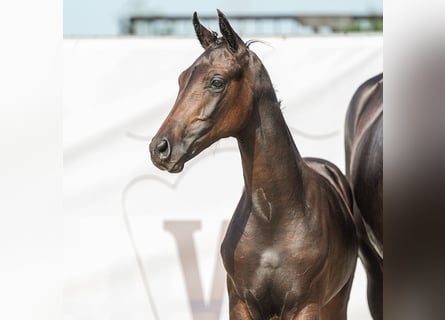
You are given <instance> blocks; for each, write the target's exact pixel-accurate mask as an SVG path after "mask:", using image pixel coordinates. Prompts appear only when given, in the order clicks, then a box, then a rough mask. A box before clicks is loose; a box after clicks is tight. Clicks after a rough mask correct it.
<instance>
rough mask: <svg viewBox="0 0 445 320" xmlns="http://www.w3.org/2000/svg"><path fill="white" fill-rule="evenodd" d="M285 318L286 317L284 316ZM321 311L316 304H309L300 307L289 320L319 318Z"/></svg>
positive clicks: (315, 319)
mask: <svg viewBox="0 0 445 320" xmlns="http://www.w3.org/2000/svg"><path fill="white" fill-rule="evenodd" d="M285 319H286V318H285ZM321 319H322V318H321V311H320V306H319V305H318V304H315V303H313V304H309V305H307V306H305V307H304V308H303V309H301V311H300V312H298V314H297V315H295V316H294V317H293V318H291V320H321Z"/></svg>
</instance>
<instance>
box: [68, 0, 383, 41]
mask: <svg viewBox="0 0 445 320" xmlns="http://www.w3.org/2000/svg"><path fill="white" fill-rule="evenodd" d="M216 8H218V9H221V10H222V11H223V12H224V13H225V14H226V15H228V16H230V14H255V13H258V14H295V15H297V14H381V13H382V12H383V0H306V1H296V0H277V1H270V0H243V1H242V0H214V1H209V0H188V1H184V0H64V2H63V25H64V34H65V35H67V36H70V35H74V36H100V35H103V36H113V35H118V34H119V32H120V29H119V21H120V20H121V19H123V18H125V17H128V16H129V15H132V14H166V15H168V14H184V15H190V17H191V16H192V14H193V12H194V11H197V12H198V14H213V13H214V14H215V15H216Z"/></svg>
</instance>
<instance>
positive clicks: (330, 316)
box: [321, 274, 354, 320]
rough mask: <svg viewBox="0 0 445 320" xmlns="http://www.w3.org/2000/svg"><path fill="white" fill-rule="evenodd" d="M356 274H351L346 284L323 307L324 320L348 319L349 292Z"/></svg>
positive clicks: (322, 315) (322, 316) (322, 317)
mask: <svg viewBox="0 0 445 320" xmlns="http://www.w3.org/2000/svg"><path fill="white" fill-rule="evenodd" d="M353 279H354V274H352V275H351V277H350V279H349V280H348V282H346V284H345V286H344V287H343V288H342V289H341V290H340V291H339V292H338V293H337V295H335V296H334V297H333V298H332V299H331V300H330V301H329V302H328V303H327V304H326V305H325V306H324V307H323V308H322V309H321V319H323V320H346V318H347V309H348V301H349V294H350V293H351V287H352V281H353Z"/></svg>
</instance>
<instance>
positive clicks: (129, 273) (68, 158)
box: [63, 35, 383, 320]
mask: <svg viewBox="0 0 445 320" xmlns="http://www.w3.org/2000/svg"><path fill="white" fill-rule="evenodd" d="M262 40H265V43H255V44H252V46H251V49H252V50H253V51H255V52H256V53H257V55H258V56H259V57H260V59H261V60H262V61H263V63H264V65H265V67H266V69H267V70H268V72H269V74H270V77H271V79H272V82H273V84H274V87H275V89H276V91H277V95H278V97H279V99H280V100H281V101H282V104H281V106H282V110H283V114H284V116H285V118H286V121H287V123H288V125H289V127H290V129H291V132H292V134H293V136H294V139H295V142H296V145H297V147H298V149H299V151H300V153H301V154H302V156H311V157H320V158H325V159H328V160H330V161H332V162H333V163H335V164H336V165H337V166H338V167H339V168H340V169H341V170H342V171H344V147H343V125H344V118H345V113H346V108H347V106H348V104H349V101H350V99H351V97H352V95H353V93H354V91H355V90H356V89H357V87H358V86H359V85H360V84H361V83H362V82H364V81H365V80H367V79H368V78H370V77H371V76H374V75H376V74H377V73H379V72H382V70H383V69H382V68H383V64H382V62H383V53H382V36H381V35H349V36H347V35H344V36H343V35H330V36H313V37H312V36H311V37H299V38H267V39H262ZM201 53H202V48H201V46H200V44H199V42H198V41H197V40H196V39H188V38H187V39H176V38H109V39H75V38H72V39H66V40H64V84H63V87H64V92H63V99H64V102H63V103H64V105H63V111H64V119H63V136H64V209H65V213H64V215H65V216H64V221H65V224H64V248H65V250H64V264H65V268H64V275H65V279H64V281H65V287H64V292H63V296H64V315H65V316H64V319H66V320H78V319H79V320H90V319H91V320H102V319H103V320H120V319H125V320H142V319H144V320H151V319H154V320H159V319H161V320H170V319H184V320H203V319H206V320H207V319H209V320H223V319H228V318H229V317H228V299H227V293H226V288H225V271H224V268H223V266H222V261H221V257H220V254H219V247H220V244H221V239H222V237H223V235H224V232H225V228H226V225H227V223H228V221H229V220H230V218H231V215H232V213H233V212H234V210H235V207H236V204H237V202H238V200H239V197H240V196H241V192H242V189H243V177H242V170H241V161H240V156H239V152H238V148H237V144H236V141H235V139H233V138H227V139H224V140H221V141H219V142H217V143H216V144H214V145H213V146H211V147H210V148H208V149H207V150H205V151H204V152H202V153H201V154H200V155H199V156H197V157H196V158H195V159H193V160H191V161H190V162H188V163H186V165H185V168H184V171H183V172H182V173H180V174H170V173H166V172H161V171H159V170H158V169H156V168H155V167H154V166H153V164H152V163H151V161H150V154H149V149H148V145H149V142H150V140H151V137H152V136H154V134H155V133H156V131H157V130H158V128H159V126H160V125H161V123H162V121H163V120H164V118H165V117H166V116H167V114H168V112H169V111H170V108H171V106H172V105H173V103H174V101H175V98H176V95H177V92H178V84H177V81H178V80H177V79H178V76H179V74H180V73H181V72H182V71H183V70H184V69H186V68H187V67H188V66H190V65H191V64H192V63H193V61H194V60H195V59H196V58H197V57H198V56H199V55H200V54H201ZM348 314H349V317H350V318H351V319H361V320H366V319H371V317H370V315H369V311H368V307H367V300H366V276H365V273H364V271H363V268H362V266H361V264H360V263H359V264H358V268H357V271H356V277H355V281H354V286H353V290H352V293H351V299H350V303H349V308H348Z"/></svg>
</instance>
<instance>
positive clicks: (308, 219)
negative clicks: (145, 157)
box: [150, 12, 357, 320]
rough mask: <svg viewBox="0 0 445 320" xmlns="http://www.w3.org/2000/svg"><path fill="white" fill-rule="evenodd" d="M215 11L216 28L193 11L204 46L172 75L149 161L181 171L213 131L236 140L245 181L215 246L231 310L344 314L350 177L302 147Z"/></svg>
mask: <svg viewBox="0 0 445 320" xmlns="http://www.w3.org/2000/svg"><path fill="white" fill-rule="evenodd" d="M218 13H219V24H220V29H221V33H222V35H223V37H221V38H217V36H216V34H215V33H213V32H210V31H208V30H207V29H205V28H204V27H203V26H202V25H201V24H200V23H199V21H198V19H197V17H196V14H195V16H194V26H195V30H196V34H197V36H198V39H199V40H200V42H201V44H202V46H203V47H204V48H205V51H204V53H203V54H202V55H201V56H200V57H199V58H198V59H197V60H196V61H195V62H194V63H193V64H192V66H190V67H189V68H188V69H187V70H185V71H184V72H183V73H182V74H181V76H180V77H179V85H180V91H179V94H178V97H177V100H176V102H175V105H174V106H173V109H172V111H171V112H170V114H169V116H168V117H167V119H166V120H165V121H164V123H163V124H162V126H161V128H160V129H159V131H158V133H157V134H156V136H155V137H154V138H153V140H152V142H151V144H150V152H151V157H152V161H153V163H154V164H155V165H156V166H157V167H159V168H160V169H163V170H168V171H170V172H179V171H181V170H182V168H183V166H184V163H185V162H186V161H188V160H189V159H191V158H193V157H194V156H196V155H197V154H198V153H199V152H201V151H202V150H204V149H205V148H207V147H208V146H209V145H211V144H212V143H214V142H215V141H217V140H218V139H220V138H224V137H228V136H233V137H235V138H236V139H237V141H238V145H239V150H240V153H241V160H242V166H243V173H244V182H245V189H244V192H243V194H242V197H241V200H240V202H239V204H238V206H237V208H236V210H235V213H234V215H233V217H232V220H231V223H230V225H229V227H228V230H227V233H226V236H225V239H224V241H223V243H222V246H221V254H222V258H223V262H224V266H225V268H226V271H227V286H228V291H229V302H230V319H232V320H235V319H255V320H257V319H258V320H259V319H346V307H347V302H348V299H349V292H350V287H351V282H352V278H353V274H354V269H355V264H356V259H357V240H356V231H355V226H354V224H353V219H352V214H351V211H350V208H352V197H351V193H350V189H349V186H348V183H347V181H346V179H345V178H344V176H343V175H342V174H341V172H340V171H339V170H338V169H337V168H336V167H335V166H334V165H332V164H331V163H329V162H327V161H325V160H320V159H302V158H301V157H300V154H299V152H298V150H297V148H296V146H295V144H294V141H293V139H292V136H291V134H290V132H289V129H288V127H287V125H286V123H285V121H284V118H283V115H282V113H281V110H280V106H279V102H278V100H277V97H276V95H275V92H274V89H273V87H272V84H271V81H270V79H269V75H268V74H267V71H266V69H265V68H264V66H263V64H262V63H261V61H260V60H259V58H258V57H257V56H256V55H255V54H254V53H253V52H252V51H250V50H249V49H248V47H247V46H246V45H245V44H244V42H243V41H242V40H241V39H240V38H239V36H238V35H237V34H236V33H235V31H234V30H233V29H232V27H231V26H230V25H229V23H228V21H227V19H226V18H225V16H224V15H223V14H222V13H221V12H218Z"/></svg>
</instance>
